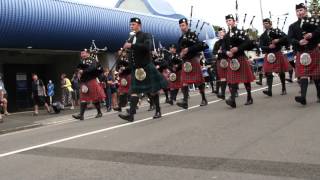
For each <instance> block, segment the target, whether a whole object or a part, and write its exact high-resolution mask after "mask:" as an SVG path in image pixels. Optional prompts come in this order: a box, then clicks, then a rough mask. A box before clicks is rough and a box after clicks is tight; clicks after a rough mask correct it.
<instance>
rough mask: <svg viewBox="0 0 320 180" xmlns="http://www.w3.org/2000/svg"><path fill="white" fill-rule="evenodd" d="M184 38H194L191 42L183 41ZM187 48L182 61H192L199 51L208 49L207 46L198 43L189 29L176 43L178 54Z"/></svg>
mask: <svg viewBox="0 0 320 180" xmlns="http://www.w3.org/2000/svg"><path fill="white" fill-rule="evenodd" d="M186 36H195V37H196V38H194V39H193V42H191V41H188V39H185V38H184V37H186ZM184 48H188V53H187V54H186V56H185V57H184V59H192V58H193V57H195V56H199V55H200V52H201V51H204V50H205V49H207V48H208V45H207V44H206V43H204V42H200V41H199V40H198V38H197V36H196V34H195V33H194V32H191V31H190V29H189V31H188V32H187V33H185V34H183V35H181V37H180V38H179V41H178V47H177V52H178V53H180V52H181V50H182V49H184Z"/></svg>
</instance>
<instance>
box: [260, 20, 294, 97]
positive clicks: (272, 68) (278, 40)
mask: <svg viewBox="0 0 320 180" xmlns="http://www.w3.org/2000/svg"><path fill="white" fill-rule="evenodd" d="M263 26H264V28H265V31H264V32H263V34H262V35H261V36H260V48H261V49H262V52H263V53H264V54H265V57H264V62H263V66H262V67H263V72H264V73H265V76H266V78H267V85H268V89H267V90H264V91H263V93H264V94H266V95H268V96H272V83H273V75H272V73H279V77H280V81H281V85H282V91H281V95H285V94H287V91H286V74H285V73H286V72H288V71H289V62H288V58H287V56H285V55H284V54H283V53H282V51H281V50H282V47H284V46H287V44H288V37H287V35H286V34H285V33H284V32H282V31H281V30H280V29H278V28H273V27H272V22H271V20H270V19H269V18H266V19H263Z"/></svg>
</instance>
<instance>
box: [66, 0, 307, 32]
mask: <svg viewBox="0 0 320 180" xmlns="http://www.w3.org/2000/svg"><path fill="white" fill-rule="evenodd" d="M70 1H77V2H81V3H85V4H92V5H98V6H102V7H114V5H115V4H116V3H117V2H118V0H70ZM235 1H236V0H222V1H218V0H168V2H169V3H170V4H171V5H172V7H173V8H174V9H175V10H176V12H177V13H179V14H182V15H184V16H186V17H187V18H188V17H189V16H190V9H191V6H193V17H194V18H199V19H203V20H204V21H207V22H209V23H211V24H212V25H218V26H222V27H226V24H225V19H224V18H225V16H226V15H227V14H235V12H236V10H235ZM260 1H261V5H262V12H263V17H264V18H267V17H269V16H270V15H269V11H270V12H271V14H272V20H273V25H274V27H277V18H278V17H279V18H280V21H279V28H280V29H281V28H282V26H283V23H284V19H285V16H284V15H283V14H286V13H289V15H288V19H287V22H286V25H285V26H284V29H283V30H284V32H287V31H288V26H289V25H290V24H291V23H293V22H295V21H296V20H297V17H296V14H295V5H296V4H298V3H301V2H304V0H238V14H239V24H238V27H240V28H241V27H242V26H243V19H244V14H245V13H246V14H247V19H246V23H245V25H244V27H245V28H248V27H249V24H250V21H251V19H252V17H253V16H256V17H255V20H254V22H253V27H254V28H256V29H258V31H259V34H261V33H262V32H263V27H262V17H261V11H260Z"/></svg>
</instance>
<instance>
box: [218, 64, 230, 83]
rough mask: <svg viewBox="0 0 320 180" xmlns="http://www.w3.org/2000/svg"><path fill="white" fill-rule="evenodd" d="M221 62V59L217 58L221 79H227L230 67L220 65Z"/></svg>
mask: <svg viewBox="0 0 320 180" xmlns="http://www.w3.org/2000/svg"><path fill="white" fill-rule="evenodd" d="M220 62H221V60H217V71H218V76H219V79H226V78H227V72H228V68H222V67H221V66H220Z"/></svg>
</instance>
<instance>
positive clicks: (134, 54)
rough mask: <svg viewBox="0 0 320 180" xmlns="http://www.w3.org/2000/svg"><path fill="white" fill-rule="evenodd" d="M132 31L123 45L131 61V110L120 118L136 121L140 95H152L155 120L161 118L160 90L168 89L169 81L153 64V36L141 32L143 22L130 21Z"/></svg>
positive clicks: (137, 19)
mask: <svg viewBox="0 0 320 180" xmlns="http://www.w3.org/2000/svg"><path fill="white" fill-rule="evenodd" d="M130 29H131V31H132V32H131V33H130V34H133V35H131V36H130V38H129V40H128V41H127V42H126V43H125V44H124V45H123V49H125V50H128V51H129V61H130V65H131V77H132V78H131V85H130V90H129V91H130V94H131V97H130V109H129V110H128V111H127V112H126V113H125V114H119V117H120V118H122V119H124V120H127V121H130V122H132V121H134V115H135V114H136V107H137V104H138V102H139V97H138V94H141V93H151V94H152V98H153V100H154V104H155V106H156V112H155V115H154V116H153V118H154V119H156V118H160V117H161V110H160V103H159V90H160V89H164V88H166V87H167V81H166V80H165V79H164V78H163V76H162V75H161V74H160V73H159V71H158V70H157V69H156V67H155V66H154V64H153V63H152V58H151V49H152V37H151V34H149V33H145V32H142V31H141V20H140V19H139V18H137V17H135V18H131V19H130Z"/></svg>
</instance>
